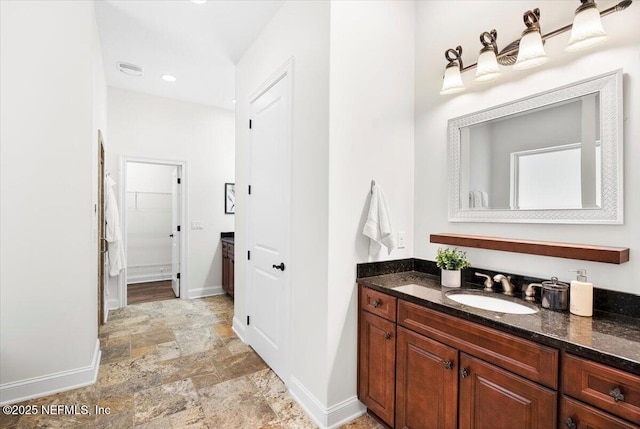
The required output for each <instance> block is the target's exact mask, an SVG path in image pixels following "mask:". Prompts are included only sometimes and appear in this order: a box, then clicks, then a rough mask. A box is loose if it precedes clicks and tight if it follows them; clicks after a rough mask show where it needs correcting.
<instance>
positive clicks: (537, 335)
mask: <svg viewBox="0 0 640 429" xmlns="http://www.w3.org/2000/svg"><path fill="white" fill-rule="evenodd" d="M360 274H363V273H360ZM357 281H358V283H359V284H361V285H363V286H367V287H369V288H371V289H375V290H378V291H380V292H383V293H387V294H389V295H393V296H395V297H397V298H401V299H404V300H406V301H410V302H413V303H415V304H418V305H422V306H424V307H428V308H432V309H434V310H439V311H442V312H444V313H447V314H451V315H453V316H457V317H460V318H462V319H466V320H469V321H472V322H476V323H479V324H482V325H485V326H490V327H493V328H496V329H498V330H501V331H503V332H508V333H510V334H513V335H517V336H519V337H523V338H526V339H530V340H533V341H536V342H538V343H541V344H546V345H549V346H552V347H556V348H559V349H562V350H566V351H569V352H572V353H575V354H577V355H580V356H584V357H587V358H591V359H594V360H596V361H599V362H602V363H605V364H609V365H611V366H614V367H618V368H620V369H624V370H627V371H629V372H632V373H634V374H638V375H640V320H638V319H634V318H628V317H624V316H615V315H611V314H607V313H601V312H596V313H595V314H594V316H593V317H580V316H575V315H573V314H570V313H569V312H568V311H567V312H557V311H550V310H546V309H544V308H541V307H540V305H539V301H538V302H537V306H538V308H540V311H539V312H537V313H535V314H524V315H523V314H505V313H498V312H494V311H486V310H481V309H478V308H475V307H470V306H466V305H463V304H459V303H457V302H455V301H453V300H451V299H449V298H448V297H447V296H445V293H446V292H447V291H449V290H460V289H459V288H454V289H451V288H446V287H443V286H441V285H440V279H439V277H438V276H437V275H432V274H425V273H422V272H418V271H401V272H394V273H392V274H384V275H374V276H371V277H364V276H363V277H361V278H359V279H358V280H357ZM408 284H416V285H420V286H423V287H424V290H422V289H421V290H420V291H421V292H420V297H416V296H414V295H409V294H406V293H403V292H400V291H397V290H394V289H393V288H394V287H397V286H403V285H408ZM463 288H465V286H463ZM466 288H470V287H469V285H466ZM493 294H495V295H496V296H497V297H500V298H504V299H512V300H516V301H518V302H524V300H521V299H519V298H509V297H506V296H504V295H502V294H500V293H499V292H493Z"/></svg>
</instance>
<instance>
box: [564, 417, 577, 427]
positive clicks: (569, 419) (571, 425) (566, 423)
mask: <svg viewBox="0 0 640 429" xmlns="http://www.w3.org/2000/svg"><path fill="white" fill-rule="evenodd" d="M564 424H565V425H566V426H567V427H568V428H569V429H578V426H577V425H576V423H575V422H574V421H573V419H572V418H571V417H567V420H565V421H564Z"/></svg>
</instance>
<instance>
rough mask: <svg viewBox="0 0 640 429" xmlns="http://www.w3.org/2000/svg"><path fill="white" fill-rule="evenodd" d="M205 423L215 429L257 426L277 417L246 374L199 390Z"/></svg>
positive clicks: (275, 419)
mask: <svg viewBox="0 0 640 429" xmlns="http://www.w3.org/2000/svg"><path fill="white" fill-rule="evenodd" d="M199 393H200V403H201V404H202V409H203V410H204V414H205V416H206V418H207V423H208V424H209V426H210V427H214V428H256V427H260V426H262V425H265V424H268V423H276V422H278V416H277V415H276V414H275V413H274V412H273V410H272V409H271V407H269V404H268V403H267V402H266V400H265V399H264V398H263V397H262V395H261V394H260V392H259V391H258V390H257V388H256V386H255V385H254V384H253V383H251V382H250V381H249V380H248V379H247V378H246V377H240V378H236V379H233V380H229V381H225V382H222V383H219V384H216V385H214V386H209V387H205V388H202V389H200V391H199Z"/></svg>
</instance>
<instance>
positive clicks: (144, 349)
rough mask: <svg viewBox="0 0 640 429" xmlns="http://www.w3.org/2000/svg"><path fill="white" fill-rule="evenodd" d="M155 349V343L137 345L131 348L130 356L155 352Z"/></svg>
mask: <svg viewBox="0 0 640 429" xmlns="http://www.w3.org/2000/svg"><path fill="white" fill-rule="evenodd" d="M156 351H157V350H156V346H155V345H151V346H144V347H138V348H135V349H131V357H140V356H145V355H148V354H152V353H156Z"/></svg>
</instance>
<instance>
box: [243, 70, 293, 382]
mask: <svg viewBox="0 0 640 429" xmlns="http://www.w3.org/2000/svg"><path fill="white" fill-rule="evenodd" d="M290 79H291V77H290V69H287V71H286V72H284V74H283V75H281V76H280V77H279V80H277V81H276V82H275V83H272V84H271V85H270V86H268V87H267V89H266V90H264V91H263V92H262V93H261V94H260V95H258V96H257V97H256V98H255V99H254V100H253V101H252V102H251V104H250V112H249V113H250V115H251V116H250V117H251V129H250V131H249V133H250V143H249V157H250V160H249V162H250V169H249V176H250V177H249V183H250V185H251V190H250V195H249V196H248V227H249V231H248V246H249V251H250V259H249V261H248V278H247V281H248V285H247V286H248V287H247V301H248V306H247V309H248V312H247V314H248V316H249V318H248V326H247V329H248V332H247V336H248V341H249V343H250V345H251V346H252V347H253V348H254V349H255V350H256V352H258V354H259V355H260V356H261V357H262V358H263V359H264V361H265V362H266V363H267V364H268V365H269V366H270V367H271V368H272V369H273V370H274V371H275V373H276V374H278V376H280V378H281V379H282V380H284V381H285V382H286V381H287V380H288V373H289V357H288V353H289V346H288V339H289V331H290V322H289V313H290V311H289V306H290V298H289V296H290V292H289V283H290V280H289V279H290V275H289V273H290V267H289V262H290V258H289V255H290V206H291V197H290V193H291V183H290V182H291V173H290V172H291V165H290V150H291V149H290V142H289V141H290V129H291V123H290V104H291V102H290V90H289V85H290V83H289V80H290Z"/></svg>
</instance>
